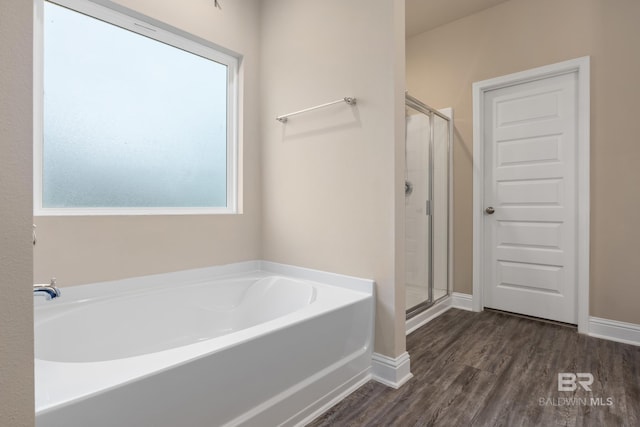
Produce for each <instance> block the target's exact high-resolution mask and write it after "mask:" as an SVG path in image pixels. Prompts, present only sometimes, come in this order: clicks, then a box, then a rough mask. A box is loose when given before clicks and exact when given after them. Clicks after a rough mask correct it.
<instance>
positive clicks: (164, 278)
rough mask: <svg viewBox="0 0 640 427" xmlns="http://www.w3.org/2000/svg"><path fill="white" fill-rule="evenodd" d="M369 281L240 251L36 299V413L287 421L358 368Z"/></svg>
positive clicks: (97, 421) (363, 353)
mask: <svg viewBox="0 0 640 427" xmlns="http://www.w3.org/2000/svg"><path fill="white" fill-rule="evenodd" d="M373 289H374V286H373V282H372V281H369V280H363V279H357V278H352V277H347V276H341V275H335V274H331V273H323V272H318V271H315V270H307V269H301V268H297V267H291V266H285V265H281V264H275V263H269V262H262V261H251V262H246V263H239V264H233V265H229V266H223V267H212V268H206V269H197V270H189V271H184V272H177V273H169V274H163V275H154V276H145V277H141V278H135V279H126V280H120V281H114V282H104V283H96V284H91V285H83V286H75V287H70V288H65V289H63V297H62V298H59V299H57V300H51V301H43V300H44V299H42V300H40V299H38V298H36V308H35V357H36V360H35V376H36V421H37V426H39V427H48V426H57V425H65V426H71V427H73V426H84V425H92V426H96V427H99V426H105V427H106V426H111V425H121V426H135V425H155V426H174V425H181V426H201V425H208V426H209V425H247V426H249V425H265V424H264V423H265V422H266V423H268V424H269V425H271V424H273V425H277V424H282V423H284V424H285V425H295V424H298V423H301V422H303V421H304V420H306V419H309V417H312V416H313V414H315V413H317V412H318V411H319V410H321V409H322V408H325V407H326V405H328V404H329V403H330V402H332V401H333V400H335V399H336V398H337V397H338V396H341V395H344V394H345V393H348V392H349V391H351V390H352V389H354V388H356V387H357V386H359V385H360V384H362V383H364V382H365V381H366V380H367V379H368V378H369V377H370V373H369V370H370V366H371V355H372V340H373V338H372V337H373V319H374V312H373V310H374V299H373V292H374V291H373Z"/></svg>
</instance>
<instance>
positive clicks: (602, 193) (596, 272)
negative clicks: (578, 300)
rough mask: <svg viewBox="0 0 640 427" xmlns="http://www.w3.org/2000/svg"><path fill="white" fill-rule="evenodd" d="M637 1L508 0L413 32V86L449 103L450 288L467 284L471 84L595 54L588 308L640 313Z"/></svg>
mask: <svg viewBox="0 0 640 427" xmlns="http://www.w3.org/2000/svg"><path fill="white" fill-rule="evenodd" d="M639 21H640V2H638V1H635V0H511V1H508V2H506V3H503V4H501V5H498V6H496V7H493V8H491V9H487V10H485V11H483V12H480V13H477V14H475V15H472V16H469V17H467V18H464V19H461V20H458V21H455V22H453V23H450V24H447V25H444V26H442V27H439V28H436V29H434V30H432V31H429V32H426V33H423V34H420V35H418V36H415V37H412V38H410V39H409V40H407V87H408V89H409V91H410V92H411V93H412V94H413V95H414V96H417V97H418V98H421V99H422V100H424V101H425V102H426V103H428V104H430V105H432V106H434V107H437V108H443V107H453V108H454V114H455V141H454V215H455V218H454V240H455V254H454V280H455V283H454V290H455V291H457V292H464V293H471V278H472V246H471V241H472V124H473V123H472V105H471V101H472V99H471V84H472V83H473V82H475V81H479V80H484V79H488V78H491V77H497V76H500V75H505V74H509V73H512V72H516V71H522V70H526V69H529V68H533V67H537V66H541V65H545V64H550V63H555V62H560V61H563V60H566V59H571V58H576V57H580V56H585V55H590V56H591V120H592V122H591V283H590V289H591V291H590V296H591V307H590V315H592V316H597V317H603V318H608V319H614V320H619V321H625V322H632V323H640V310H639V309H638V301H640V286H638V285H637V283H638V274H637V268H635V265H636V264H637V260H638V259H640V244H638V242H640V226H639V225H638V221H637V218H638V212H640V197H639V196H638V194H639V193H638V188H637V187H638V183H639V182H640V167H638V165H639V164H640V120H638V118H637V117H636V115H637V114H636V112H637V111H638V108H637V103H638V100H639V99H640V84H638V81H637V79H638V76H640V50H639V49H638V40H640V26H638V25H637V23H638V22H639Z"/></svg>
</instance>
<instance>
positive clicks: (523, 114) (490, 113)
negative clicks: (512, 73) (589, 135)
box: [482, 72, 578, 324]
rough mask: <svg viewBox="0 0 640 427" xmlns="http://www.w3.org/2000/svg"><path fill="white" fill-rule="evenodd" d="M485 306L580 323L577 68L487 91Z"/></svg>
mask: <svg viewBox="0 0 640 427" xmlns="http://www.w3.org/2000/svg"><path fill="white" fill-rule="evenodd" d="M482 108H483V117H484V122H483V129H484V135H483V138H484V184H483V185H484V191H483V193H484V208H485V209H488V212H491V210H492V209H493V213H492V214H490V213H487V211H485V212H484V220H483V227H484V251H483V252H484V253H483V255H482V256H483V260H482V262H483V266H484V269H483V271H484V273H483V275H484V277H483V300H484V306H485V307H489V308H496V309H500V310H505V311H510V312H516V313H522V314H526V315H531V316H536V317H542V318H547V319H553V320H557V321H561V322H567V323H574V324H575V323H577V320H578V319H577V306H576V304H577V301H576V292H577V290H576V289H577V263H576V251H577V245H576V232H577V225H578V224H577V215H576V209H577V194H578V192H577V179H576V162H577V141H578V137H577V119H578V104H577V72H570V73H566V74H562V75H557V76H553V77H547V78H542V79H539V80H535V81H530V82H526V83H521V84H516V85H512V86H507V87H503V88H499V89H495V90H490V91H487V92H485V94H484V105H483V106H482Z"/></svg>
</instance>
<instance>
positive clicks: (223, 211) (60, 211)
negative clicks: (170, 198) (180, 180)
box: [33, 207, 238, 216]
mask: <svg viewBox="0 0 640 427" xmlns="http://www.w3.org/2000/svg"><path fill="white" fill-rule="evenodd" d="M235 214H238V211H237V210H236V209H232V208H226V207H224V208H111V209H110V208H40V209H34V211H33V215H34V216H137V215H235Z"/></svg>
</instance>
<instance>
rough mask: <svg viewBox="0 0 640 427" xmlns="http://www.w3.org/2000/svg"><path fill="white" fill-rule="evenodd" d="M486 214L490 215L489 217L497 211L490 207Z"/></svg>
mask: <svg viewBox="0 0 640 427" xmlns="http://www.w3.org/2000/svg"><path fill="white" fill-rule="evenodd" d="M484 211H485V212H486V213H488V214H489V215H491V214H492V213H494V212H495V211H496V210H495V209H493V206H489V207H488V208H487V209H485V210H484Z"/></svg>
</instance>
